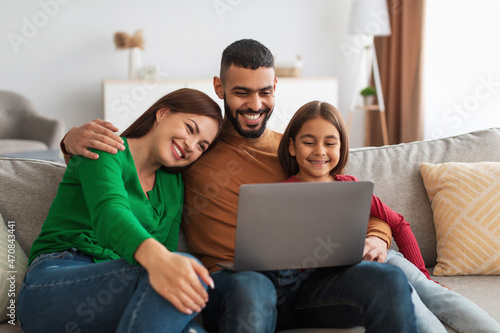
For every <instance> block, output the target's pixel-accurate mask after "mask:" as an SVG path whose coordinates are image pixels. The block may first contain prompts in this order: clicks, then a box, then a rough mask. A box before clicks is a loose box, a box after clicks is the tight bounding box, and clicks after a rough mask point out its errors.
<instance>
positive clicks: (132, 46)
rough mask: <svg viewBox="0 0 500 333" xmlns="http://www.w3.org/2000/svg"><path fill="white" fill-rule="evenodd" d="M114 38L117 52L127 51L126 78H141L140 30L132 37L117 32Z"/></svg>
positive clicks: (142, 47) (142, 45) (142, 40)
mask: <svg viewBox="0 0 500 333" xmlns="http://www.w3.org/2000/svg"><path fill="white" fill-rule="evenodd" d="M114 37H115V38H114V40H115V45H116V48H117V49H118V50H123V49H129V67H128V78H129V79H140V78H142V76H143V75H142V50H143V49H144V39H143V38H142V29H141V30H137V31H136V32H134V34H133V35H129V34H128V33H126V32H122V31H119V32H116V33H115V36H114Z"/></svg>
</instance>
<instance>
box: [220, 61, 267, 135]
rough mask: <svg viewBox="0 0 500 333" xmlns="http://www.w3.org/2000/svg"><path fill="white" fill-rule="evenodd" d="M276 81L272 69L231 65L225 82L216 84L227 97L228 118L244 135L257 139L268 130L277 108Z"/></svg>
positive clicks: (221, 95) (225, 97)
mask: <svg viewBox="0 0 500 333" xmlns="http://www.w3.org/2000/svg"><path fill="white" fill-rule="evenodd" d="M216 80H217V79H216ZM219 80H220V79H219ZM276 81H277V80H276V77H275V74H274V69H273V68H267V67H259V68H258V69H255V70H253V69H246V68H243V67H236V66H230V67H229V68H228V70H227V72H226V75H225V79H224V83H223V84H222V82H221V81H219V82H220V85H219V86H218V87H217V85H216V92H217V95H218V96H219V97H221V98H224V111H225V117H226V118H227V119H229V121H230V122H231V124H232V127H233V128H234V130H236V132H237V133H238V134H239V135H241V136H242V137H245V138H258V137H260V136H261V135H262V133H263V132H264V130H265V129H266V123H267V120H268V119H269V117H270V116H271V113H272V111H273V109H274V103H275V102H274V99H275V96H274V90H275V88H276Z"/></svg>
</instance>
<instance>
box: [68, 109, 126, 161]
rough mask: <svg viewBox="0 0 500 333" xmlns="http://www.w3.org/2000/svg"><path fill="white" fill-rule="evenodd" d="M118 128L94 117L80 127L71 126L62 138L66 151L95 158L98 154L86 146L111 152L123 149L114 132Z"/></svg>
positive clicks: (121, 142)
mask: <svg viewBox="0 0 500 333" xmlns="http://www.w3.org/2000/svg"><path fill="white" fill-rule="evenodd" d="M117 131H118V128H116V127H115V126H113V124H111V123H110V122H107V121H104V120H100V119H96V120H94V121H91V122H89V123H86V124H85V125H83V126H80V127H73V128H72V129H70V130H69V132H68V133H67V134H66V136H65V137H64V139H63V142H62V144H63V145H64V148H65V149H66V152H67V153H69V154H72V155H82V156H85V157H87V158H90V159H93V160H96V159H98V158H99V155H98V154H96V153H93V152H91V151H90V150H88V148H95V149H98V150H102V151H105V152H108V153H111V154H116V153H117V152H118V149H119V150H125V146H124V145H123V140H122V139H121V138H120V137H119V136H118V135H117V134H115V132H117Z"/></svg>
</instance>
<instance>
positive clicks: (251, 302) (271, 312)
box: [201, 270, 276, 333]
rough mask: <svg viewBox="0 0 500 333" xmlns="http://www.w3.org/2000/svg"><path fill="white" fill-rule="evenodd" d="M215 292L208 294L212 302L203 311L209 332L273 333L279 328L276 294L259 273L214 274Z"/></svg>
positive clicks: (227, 272)
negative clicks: (277, 324)
mask: <svg viewBox="0 0 500 333" xmlns="http://www.w3.org/2000/svg"><path fill="white" fill-rule="evenodd" d="M211 276H212V278H213V280H214V283H215V289H213V290H211V289H209V290H208V297H209V301H208V303H207V306H206V308H205V309H203V311H202V313H201V314H202V316H203V323H204V325H205V328H206V329H207V330H208V331H209V332H227V333H250V332H256V333H257V332H258V333H272V332H274V331H275V327H276V290H275V288H274V286H273V284H272V283H271V281H270V280H269V279H268V278H267V277H265V276H264V275H263V274H261V273H258V272H230V271H227V270H222V271H218V272H215V273H212V274H211Z"/></svg>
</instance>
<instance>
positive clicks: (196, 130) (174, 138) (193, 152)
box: [152, 109, 218, 167]
mask: <svg viewBox="0 0 500 333" xmlns="http://www.w3.org/2000/svg"><path fill="white" fill-rule="evenodd" d="M156 119H157V121H158V124H157V126H156V128H155V132H154V135H153V138H154V139H153V146H154V147H153V150H152V151H153V153H154V154H156V158H157V160H158V161H159V162H160V163H161V164H162V165H164V166H167V167H183V166H186V165H189V164H191V163H193V162H194V161H196V159H198V157H200V156H201V154H202V153H203V152H204V151H205V150H206V149H207V148H208V147H209V145H210V144H211V143H212V141H213V140H214V139H215V137H216V135H217V130H218V123H217V121H216V120H215V119H213V118H210V117H206V116H201V115H197V114H192V113H176V112H171V111H169V110H167V109H162V110H159V111H158V112H157V117H156Z"/></svg>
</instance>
